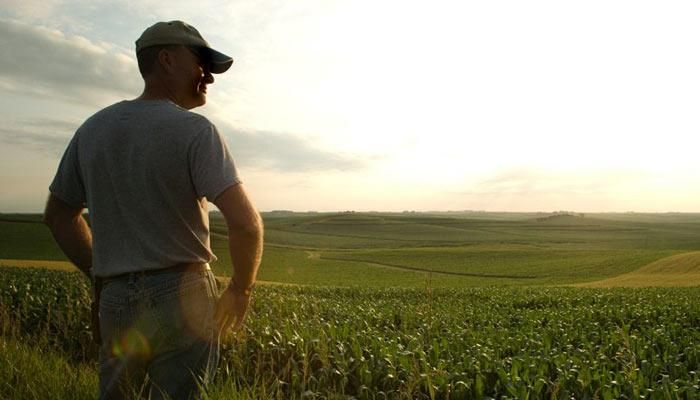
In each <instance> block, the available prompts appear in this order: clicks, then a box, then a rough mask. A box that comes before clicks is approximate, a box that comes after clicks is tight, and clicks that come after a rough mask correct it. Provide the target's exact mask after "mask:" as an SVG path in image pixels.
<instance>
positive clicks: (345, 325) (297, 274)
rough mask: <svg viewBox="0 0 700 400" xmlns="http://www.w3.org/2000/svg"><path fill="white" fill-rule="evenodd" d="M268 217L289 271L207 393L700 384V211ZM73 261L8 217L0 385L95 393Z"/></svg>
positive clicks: (28, 391)
mask: <svg viewBox="0 0 700 400" xmlns="http://www.w3.org/2000/svg"><path fill="white" fill-rule="evenodd" d="M264 219H265V225H266V240H265V254H264V259H263V264H262V266H261V270H260V273H259V279H260V280H262V281H264V282H268V283H281V284H282V285H266V284H263V285H260V287H259V288H258V289H256V295H255V298H254V304H253V309H252V311H251V315H250V319H249V321H248V324H247V325H246V328H245V330H244V331H243V332H242V334H241V335H238V336H237V337H235V338H231V339H229V340H228V341H226V342H225V344H224V351H223V354H222V361H221V368H220V374H219V376H218V377H217V380H216V382H215V384H214V385H213V386H212V387H211V388H210V391H209V393H208V394H207V396H206V398H208V399H261V398H270V399H273V398H274V399H297V398H298V399H347V398H358V399H373V398H382V399H472V398H479V399H482V398H504V399H520V398H531V399H534V398H557V399H565V398H566V399H569V398H588V399H617V398H647V399H674V398H700V380H699V379H700V373H699V372H698V368H697V367H698V365H700V345H699V344H698V343H700V306H698V305H699V304H700V287H698V286H700V251H698V250H699V249H700V215H696V214H631V213H630V214H590V215H585V216H581V215H556V214H541V213H512V214H511V213H476V212H475V213H471V212H463V213H456V212H454V213H424V214H419V213H299V214H295V213H287V212H275V213H267V214H265V215H264ZM211 225H212V231H213V236H212V248H213V249H214V252H215V253H216V254H217V256H218V257H219V259H218V260H217V261H215V262H214V263H212V266H213V268H214V269H215V271H216V273H217V275H219V276H221V277H222V278H223V280H225V277H226V276H228V275H230V273H231V263H230V258H229V255H228V249H227V246H228V244H227V238H226V228H225V223H224V221H223V220H222V219H221V217H220V216H219V215H217V214H212V218H211ZM18 267H19V268H18ZM32 267H41V268H42V269H36V268H32ZM71 269H72V267H71V265H70V263H68V262H67V261H66V259H65V257H64V256H63V255H62V253H61V252H60V250H59V249H58V248H57V247H56V245H55V244H54V242H53V240H52V238H51V235H50V233H49V232H48V230H47V229H46V228H45V227H44V226H43V225H42V224H41V223H40V216H37V215H1V214H0V365H4V366H5V367H0V381H2V382H3V383H1V384H0V398H18V399H25V398H27V399H29V398H31V399H34V398H47V397H52V398H59V399H73V398H94V397H95V391H96V364H95V361H96V348H95V346H94V345H93V344H92V343H91V340H90V333H89V330H88V327H87V325H86V322H87V321H88V316H87V315H88V314H87V313H88V304H89V286H88V285H89V283H88V282H87V280H86V279H85V278H84V277H82V276H81V275H80V274H79V273H77V272H72V273H70V272H66V271H70V270H71ZM571 286H581V287H571ZM650 286H652V287H650ZM653 286H660V288H658V287H657V288H654V287H653ZM681 286H691V287H681ZM625 287H630V288H625ZM663 287H665V288H663ZM65 382H68V384H70V387H69V386H67V385H65V384H64V383H65Z"/></svg>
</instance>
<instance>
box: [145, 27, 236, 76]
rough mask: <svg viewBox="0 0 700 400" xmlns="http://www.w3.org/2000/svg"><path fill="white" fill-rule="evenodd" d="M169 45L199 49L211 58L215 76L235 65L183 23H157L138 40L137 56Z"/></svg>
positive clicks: (212, 70)
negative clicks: (142, 52) (147, 49)
mask: <svg viewBox="0 0 700 400" xmlns="http://www.w3.org/2000/svg"><path fill="white" fill-rule="evenodd" d="M168 44H181V45H183V46H194V47H197V48H199V49H200V50H202V51H203V52H204V53H205V54H206V55H207V57H208V58H209V61H210V62H211V72H212V73H213V74H220V73H222V72H226V70H228V69H229V67H231V64H233V58H231V57H229V56H227V55H226V54H224V53H221V52H218V51H216V50H214V49H212V48H211V46H209V43H207V41H206V40H204V38H203V37H202V35H200V34H199V32H198V31H197V30H196V29H195V28H194V27H193V26H192V25H190V24H188V23H186V22H182V21H169V22H157V23H155V24H154V25H152V26H150V27H149V28H147V29H146V30H145V31H143V33H142V34H141V37H140V38H138V39H137V40H136V54H138V53H139V52H140V51H141V50H143V49H145V48H147V47H152V46H159V45H168Z"/></svg>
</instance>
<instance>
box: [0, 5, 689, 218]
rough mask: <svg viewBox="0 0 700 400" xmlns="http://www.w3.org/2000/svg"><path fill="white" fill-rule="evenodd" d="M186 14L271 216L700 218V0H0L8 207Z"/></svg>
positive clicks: (34, 202)
mask: <svg viewBox="0 0 700 400" xmlns="http://www.w3.org/2000/svg"><path fill="white" fill-rule="evenodd" d="M175 19H178V20H184V21H186V22H188V23H190V24H192V25H193V26H195V27H196V28H197V29H198V30H199V31H200V32H201V33H202V35H203V36H204V37H205V38H206V39H207V41H209V43H210V44H211V45H212V46H213V47H214V48H216V49H217V50H220V51H222V52H224V53H226V54H229V55H231V56H232V57H233V58H234V59H235V62H234V64H233V66H232V68H231V69H230V70H229V71H228V72H226V73H225V74H221V75H215V79H216V81H215V83H214V84H213V85H211V87H210V88H209V90H208V102H207V105H205V106H204V107H201V108H197V109H195V110H193V111H194V112H198V113H200V114H203V115H205V116H206V117H208V118H209V119H210V120H211V121H212V122H214V123H215V124H216V125H217V127H218V128H219V130H220V131H221V132H222V133H223V134H224V136H225V137H226V140H227V143H228V145H229V148H230V149H231V152H232V154H233V156H234V158H235V160H236V164H237V167H238V169H239V172H240V175H241V177H242V180H243V182H244V186H245V187H246V188H247V190H248V192H249V193H250V195H251V198H252V199H253V201H254V203H255V204H256V206H257V207H258V209H260V210H262V211H271V210H281V209H284V210H295V211H308V210H315V211H342V210H356V211H403V210H416V211H430V210H485V211H544V212H547V211H558V210H569V211H578V212H627V211H635V212H700V161H698V157H697V154H698V148H700V146H699V145H700V135H699V133H700V117H699V116H700V113H698V110H700V24H698V23H697V21H698V20H700V3H698V2H696V1H668V2H659V1H654V2H651V1H644V0H636V1H615V0H606V1H597V0H591V1H585V2H581V1H578V2H572V1H561V0H557V1H517V0H516V1H442V0H433V1H429V2H428V1H407V0H403V1H389V0H384V1H382V0H295V1H281V0H260V1H229V0H226V1H224V0H200V1H197V2H186V3H185V2H171V1H164V0H138V1H136V0H128V1H115V0H110V1H106V0H41V1H34V0H0V53H1V54H3V56H2V57H0V121H2V123H0V188H2V189H0V212H40V211H42V210H43V206H44V203H45V201H46V196H47V194H48V185H49V183H50V182H51V180H52V178H53V175H54V174H55V171H56V168H57V166H58V162H59V160H60V157H61V155H62V153H63V151H64V149H65V147H66V145H67V144H68V141H69V140H70V138H71V136H72V135H73V133H74V131H75V129H76V128H77V127H78V126H79V125H80V124H81V123H82V121H83V120H84V119H86V118H87V117H89V116H90V115H92V114H93V113H95V112H96V111H98V110H99V109H101V108H103V107H105V106H108V105H110V104H113V103H115V102H118V101H121V100H124V99H133V98H135V97H137V96H138V95H140V93H141V91H142V89H143V82H142V79H141V77H140V75H139V73H138V69H137V67H136V61H135V55H134V41H135V40H136V39H137V38H138V37H139V36H140V34H141V32H143V30H144V29H145V28H147V27H148V26H150V25H152V24H153V23H155V22H157V21H169V20H175Z"/></svg>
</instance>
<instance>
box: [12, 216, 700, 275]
mask: <svg viewBox="0 0 700 400" xmlns="http://www.w3.org/2000/svg"><path fill="white" fill-rule="evenodd" d="M264 220H265V226H266V233H265V246H266V249H265V256H264V259H263V264H262V267H261V270H260V276H259V278H260V279H261V280H265V281H272V282H284V283H294V284H312V285H331V286H353V285H363V286H364V285H370V286H377V287H382V286H407V287H423V286H425V285H426V283H427V282H428V281H430V284H431V285H432V286H434V287H461V286H482V285H526V286H527V285H543V284H544V285H561V284H571V283H585V282H593V281H600V280H604V279H607V278H612V277H615V276H618V275H622V274H627V273H631V272H633V271H635V270H638V269H640V268H642V267H644V266H646V265H647V264H650V263H652V262H654V261H656V260H660V259H663V258H666V257H669V256H673V255H677V254H682V253H686V252H692V251H694V250H697V249H700V215H698V214H634V213H628V214H590V215H583V216H581V215H578V214H577V215H558V214H543V213H479V212H473V213H468V212H463V213H456V212H454V213H432V214H430V213H426V214H423V213H288V212H272V213H266V214H264ZM211 226H212V232H213V235H212V248H213V250H214V252H215V254H216V255H217V256H218V258H219V259H218V260H217V261H215V262H214V263H212V266H213V268H214V270H215V271H216V273H217V275H221V276H229V275H230V274H231V271H232V267H231V262H230V257H229V254H228V241H227V239H226V225H225V223H224V221H223V219H222V218H221V216H220V215H219V214H217V213H213V214H212V216H211ZM0 259H6V260H7V259H10V260H49V261H66V259H65V256H63V254H62V253H61V252H60V250H59V249H58V248H57V246H56V245H55V244H54V242H53V240H52V238H51V235H50V233H49V232H48V230H47V229H46V228H45V227H44V226H43V225H42V224H41V223H40V216H38V215H21V214H20V215H2V214H0ZM656 277H657V278H659V277H660V275H659V274H658V273H657V274H656ZM611 282H612V281H611ZM692 282H696V281H692ZM698 283H700V282H698Z"/></svg>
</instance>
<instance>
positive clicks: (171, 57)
mask: <svg viewBox="0 0 700 400" xmlns="http://www.w3.org/2000/svg"><path fill="white" fill-rule="evenodd" d="M158 64H160V67H161V68H163V70H164V71H165V72H168V73H170V72H172V71H173V69H174V68H175V54H174V53H173V52H172V51H170V50H168V49H161V50H160V51H159V52H158Z"/></svg>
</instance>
